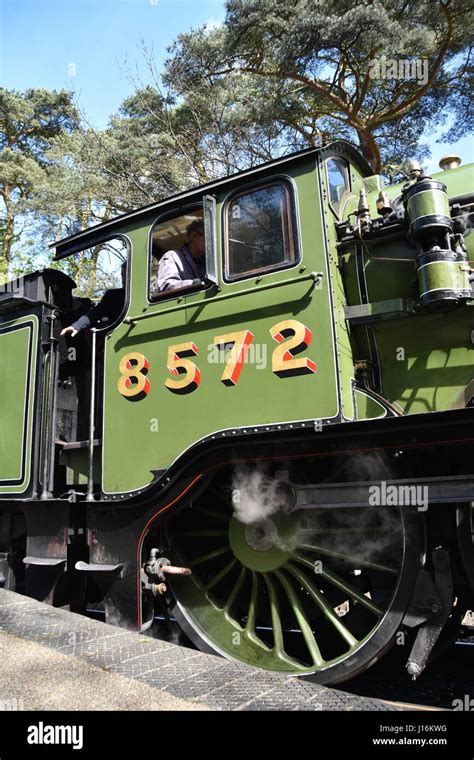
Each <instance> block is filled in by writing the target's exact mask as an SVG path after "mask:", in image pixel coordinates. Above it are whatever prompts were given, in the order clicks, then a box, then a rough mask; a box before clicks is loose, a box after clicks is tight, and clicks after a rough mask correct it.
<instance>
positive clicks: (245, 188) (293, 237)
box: [221, 174, 302, 284]
mask: <svg viewBox="0 0 474 760" xmlns="http://www.w3.org/2000/svg"><path fill="white" fill-rule="evenodd" d="M273 185H280V186H283V188H284V189H285V191H286V193H287V198H288V210H289V214H288V220H289V223H290V224H289V239H290V244H291V245H292V246H293V251H294V256H295V257H294V259H293V260H292V261H288V262H286V263H280V264H277V265H276V266H271V267H265V268H263V269H262V268H259V269H254V270H252V271H251V272H245V273H243V272H242V273H240V274H236V275H230V274H229V235H228V210H229V207H230V205H231V203H232V202H233V201H234V200H235V199H236V198H238V197H240V196H243V195H249V194H250V193H251V192H254V191H258V190H264V189H265V188H266V187H271V186H273ZM297 209H298V203H297V191H296V186H295V182H294V180H293V178H292V177H289V176H288V175H284V174H278V175H273V176H270V177H265V178H264V179H261V180H258V181H257V182H251V183H248V184H246V185H242V186H240V187H239V188H237V189H236V190H232V191H231V192H230V193H228V194H227V195H226V197H225V198H224V200H223V201H222V211H221V229H222V233H221V241H222V279H223V281H224V282H226V283H229V284H231V283H234V282H240V281H241V280H249V279H255V278H261V277H264V276H265V275H269V274H274V273H275V272H281V271H282V270H286V269H292V268H294V267H297V266H298V265H299V264H300V263H301V260H302V253H301V251H302V247H301V237H300V227H299V219H298V213H297Z"/></svg>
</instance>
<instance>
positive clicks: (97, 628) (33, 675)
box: [0, 589, 396, 711]
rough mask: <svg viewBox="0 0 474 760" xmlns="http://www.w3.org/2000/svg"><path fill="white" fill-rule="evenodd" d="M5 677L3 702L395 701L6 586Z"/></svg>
mask: <svg viewBox="0 0 474 760" xmlns="http://www.w3.org/2000/svg"><path fill="white" fill-rule="evenodd" d="M0 684H1V686H0V710H12V709H20V710H219V711H222V710H231V711H239V710H245V711H260V710H290V711H293V710H295V711H296V710H310V711H321V710H332V711H341V710H342V711H356V710H364V711H365V710H379V711H393V710H396V708H395V707H394V706H391V705H388V704H385V703H384V702H381V701H379V700H375V699H374V700H371V699H367V698H364V697H357V696H354V695H352V694H347V693H345V692H343V691H339V690H335V689H329V688H327V687H324V686H319V685H317V684H312V683H309V682H308V681H302V680H299V679H295V678H289V677H287V676H281V675H278V674H276V673H270V672H267V671H263V670H259V669H256V668H252V667H249V666H247V665H243V664H239V663H236V662H231V661H229V660H225V659H223V658H220V657H215V656H213V655H207V654H203V653H201V652H197V651H195V650H193V649H188V648H185V647H179V646H177V645H176V644H171V643H168V642H164V641H160V640H158V639H154V638H151V637H149V636H146V635H140V634H138V633H131V632H129V631H125V630H123V629H120V628H115V627H113V626H110V625H106V624H105V623H102V622H99V621H96V620H91V619H89V618H86V617H83V616H81V615H76V614H74V613H72V612H68V611H66V610H62V609H58V608H54V607H50V606H48V605H46V604H42V603H41V602H37V601H35V600H33V599H30V598H28V597H25V596H20V595H19V594H15V593H13V592H12V591H5V590H3V589H0Z"/></svg>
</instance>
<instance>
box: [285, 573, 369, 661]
mask: <svg viewBox="0 0 474 760" xmlns="http://www.w3.org/2000/svg"><path fill="white" fill-rule="evenodd" d="M287 570H288V571H289V572H290V573H291V574H292V575H293V577H294V578H296V580H297V581H298V582H299V583H301V585H302V586H303V587H304V588H305V589H306V591H307V592H308V594H309V595H310V597H311V599H312V600H313V601H314V602H315V603H316V604H317V605H318V607H319V609H320V610H321V612H323V613H324V615H325V617H326V618H327V619H328V620H329V622H330V623H332V624H333V626H334V628H335V629H336V631H338V633H340V634H341V636H342V638H343V639H344V641H346V642H347V643H348V644H349V646H350V647H351V648H352V647H355V646H356V645H357V644H358V643H359V641H358V639H356V638H355V636H353V635H352V633H351V632H350V631H349V630H348V629H347V628H346V626H345V625H343V623H342V622H341V620H340V619H339V617H338V616H337V615H336V613H335V612H334V610H333V609H332V607H331V605H330V604H328V601H327V600H326V599H325V598H324V596H323V595H322V594H321V592H320V591H319V589H318V588H316V586H315V585H314V583H312V581H310V580H309V578H307V577H306V576H305V574H304V573H303V572H301V571H300V570H298V568H296V567H294V565H292V564H291V563H290V562H289V563H288V565H287Z"/></svg>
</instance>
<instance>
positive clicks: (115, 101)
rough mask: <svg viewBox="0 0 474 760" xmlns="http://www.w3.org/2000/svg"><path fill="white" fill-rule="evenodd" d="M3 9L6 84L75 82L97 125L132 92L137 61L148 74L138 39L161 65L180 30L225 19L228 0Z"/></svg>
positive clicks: (43, 0) (16, 3) (15, 0)
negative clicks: (225, 2)
mask: <svg viewBox="0 0 474 760" xmlns="http://www.w3.org/2000/svg"><path fill="white" fill-rule="evenodd" d="M0 8H1V18H0V24H1V40H0V41H1V52H0V66H1V68H0V81H1V82H2V85H3V86H4V87H8V88H9V89H17V90H24V89H26V88H27V87H45V88H47V89H60V88H62V87H65V88H68V89H69V88H72V89H74V90H75V91H76V93H77V94H78V96H79V100H80V102H81V103H82V105H83V107H84V108H85V111H86V113H87V116H88V119H89V121H90V122H91V123H92V124H93V125H94V126H95V127H99V128H102V127H105V126H106V124H107V120H108V117H109V115H110V114H112V113H113V112H115V111H116V110H117V109H118V107H119V105H120V103H121V102H122V100H123V99H124V98H125V97H126V96H127V95H129V94H131V93H132V92H133V89H134V88H133V85H132V83H131V82H130V81H129V77H130V75H133V73H134V72H135V68H136V65H138V66H139V68H140V69H141V70H142V77H143V78H146V71H145V64H144V60H143V55H142V53H141V51H140V50H139V45H140V39H143V40H144V41H145V43H146V44H147V45H148V46H150V47H151V46H153V49H154V53H155V55H154V59H155V62H156V64H157V66H158V68H160V64H161V63H162V62H163V61H164V60H165V58H166V57H167V56H166V48H167V47H168V46H169V45H171V43H172V42H173V40H174V39H175V38H176V36H177V35H178V34H179V33H180V32H184V31H188V30H189V29H190V28H191V27H198V26H201V25H202V24H204V23H215V22H218V21H222V20H223V19H224V2H223V0H0ZM71 64H72V66H71ZM74 66H75V69H74ZM71 73H72V74H73V75H72V76H71Z"/></svg>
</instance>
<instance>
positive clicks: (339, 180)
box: [326, 158, 350, 217]
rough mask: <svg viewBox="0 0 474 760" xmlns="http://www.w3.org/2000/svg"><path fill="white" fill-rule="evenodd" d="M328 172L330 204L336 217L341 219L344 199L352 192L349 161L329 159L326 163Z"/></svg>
mask: <svg viewBox="0 0 474 760" xmlns="http://www.w3.org/2000/svg"><path fill="white" fill-rule="evenodd" d="M326 171H327V177H328V186H329V203H330V205H331V208H332V210H333V211H334V213H335V214H336V216H337V217H339V211H340V208H341V201H342V198H343V196H344V194H345V193H346V192H348V191H349V190H350V184H349V169H348V165H347V161H345V160H344V159H343V158H329V159H328V160H327V161H326Z"/></svg>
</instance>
